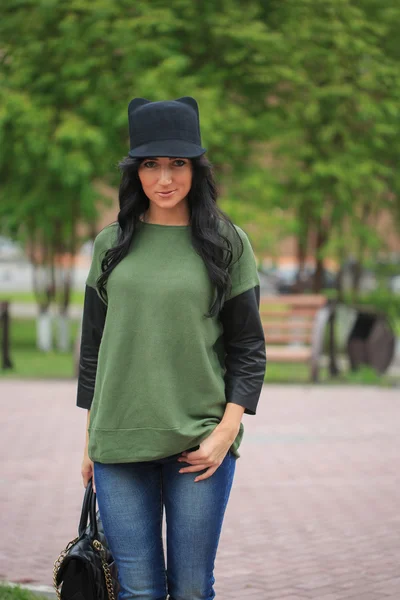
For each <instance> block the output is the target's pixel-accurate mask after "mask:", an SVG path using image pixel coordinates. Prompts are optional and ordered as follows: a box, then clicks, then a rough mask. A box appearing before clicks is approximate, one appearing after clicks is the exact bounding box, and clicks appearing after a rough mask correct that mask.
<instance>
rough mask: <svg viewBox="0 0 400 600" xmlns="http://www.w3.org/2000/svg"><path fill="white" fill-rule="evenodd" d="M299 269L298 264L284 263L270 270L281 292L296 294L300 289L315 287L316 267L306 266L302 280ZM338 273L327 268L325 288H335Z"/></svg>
mask: <svg viewBox="0 0 400 600" xmlns="http://www.w3.org/2000/svg"><path fill="white" fill-rule="evenodd" d="M298 272H299V269H298V267H297V265H284V266H280V267H277V268H276V269H274V270H273V271H272V272H270V277H271V278H272V279H273V280H274V283H275V286H276V289H277V292H278V293H279V294H295V293H297V292H299V291H304V292H311V291H312V289H313V282H314V274H315V268H314V267H311V266H306V267H305V268H304V269H303V272H302V274H301V278H300V282H298V281H297V276H298ZM335 286H336V274H335V273H334V272H333V271H329V270H328V269H325V270H324V272H323V284H322V287H323V288H329V289H332V288H335Z"/></svg>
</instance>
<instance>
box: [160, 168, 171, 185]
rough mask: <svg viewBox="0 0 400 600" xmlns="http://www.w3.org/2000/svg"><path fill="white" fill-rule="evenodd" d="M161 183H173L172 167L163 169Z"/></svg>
mask: <svg viewBox="0 0 400 600" xmlns="http://www.w3.org/2000/svg"><path fill="white" fill-rule="evenodd" d="M159 181H160V183H163V184H164V185H168V184H169V183H171V181H172V176H171V171H170V169H163V168H162V169H161V173H160V180H159Z"/></svg>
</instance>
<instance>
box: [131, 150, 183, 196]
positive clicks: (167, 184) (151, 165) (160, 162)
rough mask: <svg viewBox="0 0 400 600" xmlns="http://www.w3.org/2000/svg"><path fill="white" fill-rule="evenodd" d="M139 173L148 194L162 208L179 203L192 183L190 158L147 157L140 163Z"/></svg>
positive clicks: (144, 189)
mask: <svg viewBox="0 0 400 600" xmlns="http://www.w3.org/2000/svg"><path fill="white" fill-rule="evenodd" d="M138 174H139V179H140V181H141V184H142V187H143V191H144V193H145V194H146V196H147V197H148V198H149V200H150V201H151V202H154V204H156V205H157V206H160V207H162V208H172V207H174V206H176V205H177V204H179V202H181V201H182V200H184V199H185V198H186V196H187V195H188V193H189V190H190V187H191V185H192V163H191V161H190V159H189V158H168V157H158V158H154V157H153V158H145V159H144V160H143V161H142V162H141V163H140V166H139V171H138Z"/></svg>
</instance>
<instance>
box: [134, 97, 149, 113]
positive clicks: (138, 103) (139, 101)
mask: <svg viewBox="0 0 400 600" xmlns="http://www.w3.org/2000/svg"><path fill="white" fill-rule="evenodd" d="M150 102H151V100H147V99H146V98H133V99H132V100H131V101H130V102H129V104H128V115H130V114H131V113H132V112H133V111H134V110H136V109H137V108H139V106H143V105H144V104H150Z"/></svg>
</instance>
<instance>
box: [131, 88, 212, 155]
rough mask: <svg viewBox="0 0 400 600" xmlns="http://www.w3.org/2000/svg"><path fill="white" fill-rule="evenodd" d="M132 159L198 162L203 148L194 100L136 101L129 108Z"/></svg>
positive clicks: (187, 98)
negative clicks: (178, 158) (148, 158)
mask: <svg viewBox="0 0 400 600" xmlns="http://www.w3.org/2000/svg"><path fill="white" fill-rule="evenodd" d="M128 121H129V139H130V150H129V152H128V154H129V156H132V158H146V157H147V156H170V157H182V158H195V157H196V156H201V155H202V154H204V152H206V149H205V148H202V147H201V139H200V123H199V108H198V106H197V102H196V100H195V99H194V98H191V97H190V96H185V97H184V98H178V99H177V100H163V101H160V102H150V100H146V99H145V98H133V100H131V101H130V102H129V106H128Z"/></svg>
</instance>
